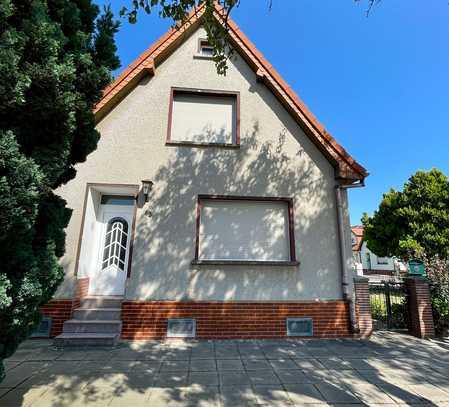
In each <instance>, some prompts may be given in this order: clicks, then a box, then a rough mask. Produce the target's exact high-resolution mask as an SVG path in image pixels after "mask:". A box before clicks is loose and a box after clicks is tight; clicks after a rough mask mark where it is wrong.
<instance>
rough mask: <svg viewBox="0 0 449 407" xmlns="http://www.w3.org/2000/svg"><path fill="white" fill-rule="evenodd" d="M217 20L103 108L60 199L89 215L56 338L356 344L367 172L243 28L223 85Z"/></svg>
mask: <svg viewBox="0 0 449 407" xmlns="http://www.w3.org/2000/svg"><path fill="white" fill-rule="evenodd" d="M216 18H217V19H218V20H219V21H222V20H221V15H220V11H219V10H218V9H217V13H216ZM201 20H202V15H201V9H200V10H199V11H198V12H197V13H195V14H192V15H191V16H190V17H189V19H188V21H186V23H185V24H184V25H183V26H182V27H180V28H179V29H174V30H170V31H169V32H168V33H167V34H166V35H164V36H163V37H162V38H161V39H160V40H159V41H158V42H157V43H155V44H154V45H153V46H151V47H150V48H149V49H148V50H147V51H145V52H144V53H143V54H142V56H141V57H139V58H138V59H137V60H136V61H135V62H134V63H133V64H132V65H131V66H130V67H129V68H128V69H127V70H125V72H124V73H123V74H122V75H121V76H120V77H118V78H117V79H116V81H115V82H114V83H113V84H112V85H111V86H110V87H108V88H107V89H106V90H105V92H104V97H103V99H102V100H101V101H100V102H99V103H98V105H97V108H96V112H95V113H96V118H97V123H98V124H97V128H98V130H99V132H100V133H101V139H100V142H99V145H98V148H97V150H96V151H94V152H93V153H92V154H90V155H89V157H88V158H87V160H86V162H84V163H81V164H79V165H78V166H77V176H76V178H75V179H74V180H73V181H71V182H70V183H68V184H67V185H64V186H63V187H61V188H60V190H59V191H58V193H59V194H60V195H61V196H62V197H63V198H64V199H66V200H67V202H68V206H69V207H71V208H72V209H73V215H72V219H71V221H70V224H69V226H68V228H67V231H66V232H67V243H66V247H67V250H66V254H65V256H64V258H63V259H62V264H63V265H64V268H65V272H66V277H65V280H64V283H63V285H62V286H61V288H60V289H59V291H58V293H57V295H56V296H55V298H54V300H53V301H52V302H50V303H49V304H48V305H46V306H45V307H44V308H43V310H44V313H46V314H47V315H49V316H53V317H54V330H53V334H54V335H56V334H59V333H61V331H62V330H64V332H63V335H62V337H63V338H65V339H67V340H69V339H70V338H76V337H77V335H78V337H80V338H81V337H82V334H83V333H84V334H98V332H78V331H76V329H75V332H70V329H69V330H67V329H68V328H66V327H67V326H70V324H72V326H78V325H76V323H77V322H76V321H78V323H79V326H80V327H84V326H85V325H86V324H84V325H83V322H82V321H84V320H85V319H87V320H89V318H90V320H92V321H95V320H100V321H101V319H100V318H103V316H106V315H109V316H110V317H111V318H112V317H113V318H115V319H114V321H116V322H117V325H116V328H117V331H118V332H115V331H114V334H116V335H118V336H120V337H122V338H126V339H151V338H165V337H170V336H176V335H184V336H195V337H198V338H276V337H285V336H287V335H295V332H294V329H296V328H298V327H303V328H304V332H303V334H304V335H311V336H315V337H342V336H349V335H351V332H352V331H351V329H352V324H353V323H354V315H351V312H353V311H351V308H352V307H351V301H352V295H353V293H352V276H353V270H352V267H351V234H350V225H349V216H348V200H347V187H348V186H361V185H363V180H364V178H365V177H366V176H367V172H366V171H365V170H364V169H363V167H361V166H360V165H359V164H358V163H357V162H356V161H355V160H354V159H353V158H351V157H350V156H349V155H348V153H346V151H345V150H344V149H343V148H342V147H341V146H339V145H338V144H337V142H336V141H335V140H334V139H333V138H332V137H331V136H330V135H329V134H328V133H327V132H326V131H325V130H324V128H323V127H322V126H321V125H320V124H319V123H318V122H317V121H316V119H315V118H314V117H313V116H312V114H311V113H310V112H309V111H308V110H307V108H306V107H305V105H304V104H303V103H302V102H301V101H300V100H299V98H298V97H297V96H296V95H295V94H294V93H293V91H292V90H291V89H290V88H289V87H288V86H287V85H286V84H285V82H284V81H283V80H282V79H281V78H280V76H279V75H278V74H277V73H276V72H275V71H274V69H273V68H272V67H271V65H269V64H268V62H267V61H266V60H265V59H264V58H263V56H262V55H261V54H260V53H259V52H258V51H257V50H256V49H255V48H254V46H253V45H252V44H251V43H250V42H249V41H248V40H247V39H246V37H245V36H244V35H243V33H242V32H241V31H240V30H239V29H238V28H237V26H236V25H235V24H234V23H233V22H232V21H231V22H230V35H231V45H232V46H233V47H234V48H235V50H236V52H235V54H234V56H233V57H232V58H231V59H230V60H229V61H228V66H229V69H228V71H227V74H226V76H222V75H218V74H217V72H216V67H215V64H214V62H213V60H212V59H211V57H210V49H208V44H207V40H206V39H205V38H206V34H205V31H204V30H203V28H202V26H201ZM107 301H109V302H110V305H111V304H112V305H113V306H112V305H111V306H110V307H109V309H114V310H115V311H114V312H115V314H114V313H111V312H112V311H111V312H110V313H109V314H107V311H104V309H108V307H107V306H106V307H104V306H103V307H102V306H100V304H103V305H104V304H106V303H107ZM83 304H84V305H83ZM80 308H81V310H80ZM55 309H57V311H55ZM61 310H62V311H61ZM86 310H88V311H86ZM89 310H90V311H89ZM95 318H96V319H95ZM68 319H70V320H71V321H72V322H67V320H68ZM73 320H75V322H73ZM289 324H290V325H289ZM173 327H175V328H173ZM176 327H177V328H176ZM79 329H80V330H81V331H82V330H84V331H86V330H88V328H79ZM298 332H299V331H298ZM111 335H112V333H111ZM299 335H301V333H299Z"/></svg>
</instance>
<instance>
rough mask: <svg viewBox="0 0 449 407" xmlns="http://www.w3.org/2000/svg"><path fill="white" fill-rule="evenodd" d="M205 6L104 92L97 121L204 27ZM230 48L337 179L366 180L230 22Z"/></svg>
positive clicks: (97, 108)
mask: <svg viewBox="0 0 449 407" xmlns="http://www.w3.org/2000/svg"><path fill="white" fill-rule="evenodd" d="M203 12H204V5H203V6H200V7H199V8H198V9H196V10H195V11H193V12H191V13H190V15H189V16H188V18H187V19H186V21H185V22H184V23H183V24H182V25H180V26H179V27H177V28H171V29H170V30H169V31H168V32H167V33H166V34H164V35H163V36H162V37H161V38H159V40H158V41H156V42H155V43H154V44H153V45H152V46H151V47H150V48H148V49H147V50H146V51H144V52H143V53H142V54H141V55H140V56H139V57H138V58H137V59H136V60H135V61H134V62H133V63H131V64H130V65H129V66H128V68H126V69H125V70H124V71H123V72H122V73H121V74H120V75H119V76H118V77H117V78H116V79H115V80H114V81H113V82H112V83H111V84H110V85H109V86H108V87H106V88H105V90H104V92H103V97H102V99H101V100H100V101H99V102H98V104H97V105H96V106H95V109H94V113H95V117H96V120H97V122H98V121H100V120H101V119H102V118H103V117H104V116H105V115H106V114H107V113H108V112H109V111H110V110H111V109H112V108H113V107H114V106H115V105H117V104H118V103H119V102H120V100H122V99H123V98H124V97H125V96H126V95H127V94H128V93H129V92H130V91H131V90H132V89H133V88H134V87H135V86H136V85H137V83H138V82H139V81H140V80H141V79H142V77H143V76H145V75H156V74H157V66H158V65H160V64H161V63H162V62H163V61H164V60H165V59H166V58H167V57H168V56H169V55H170V54H171V53H172V52H173V51H174V50H175V49H176V48H177V47H178V46H179V45H180V44H182V42H183V41H184V40H185V39H186V38H188V37H189V35H190V34H191V33H193V32H194V31H195V30H196V28H197V27H198V26H199V25H200V24H201V20H202V16H203ZM214 16H215V18H217V20H218V21H219V22H220V23H221V24H224V19H223V14H222V11H221V9H220V8H219V6H216V10H215V13H214ZM227 23H228V28H229V35H230V42H231V45H232V46H233V47H234V49H235V50H236V51H238V52H239V54H240V55H241V56H242V57H243V58H244V59H245V61H246V62H247V63H248V65H249V66H250V67H251V68H252V69H253V71H254V72H255V74H256V76H257V78H258V80H259V81H261V82H263V83H264V84H265V85H266V86H267V87H268V88H269V89H270V90H271V91H272V92H273V94H274V95H275V96H276V97H277V98H278V100H279V101H280V102H281V103H282V104H283V105H284V107H285V108H286V109H287V110H288V111H289V112H290V114H291V115H292V116H293V118H295V120H296V121H297V122H298V124H299V125H300V126H301V128H302V129H303V131H304V132H305V133H306V134H307V135H308V136H309V138H310V139H311V140H312V141H313V142H314V144H315V145H316V146H317V147H318V148H319V149H320V150H321V151H322V152H323V154H324V155H325V156H326V157H327V159H328V160H329V161H330V162H331V163H332V164H333V165H334V166H335V168H336V169H337V178H339V179H340V180H341V182H342V183H353V182H356V181H363V180H364V178H365V177H366V176H367V175H368V172H367V171H366V170H365V168H363V167H362V166H361V165H360V164H359V163H357V162H356V161H355V160H354V159H353V158H352V157H351V156H350V155H349V154H348V153H347V152H346V150H345V149H344V148H343V147H342V146H340V145H339V144H338V143H337V142H336V140H335V139H334V138H333V137H332V136H331V135H330V134H329V133H328V132H327V131H326V130H325V128H324V127H323V126H322V125H321V124H320V123H319V122H318V120H317V119H316V118H315V116H314V115H313V114H312V113H311V112H310V111H309V109H308V108H307V107H306V105H305V104H304V103H303V102H302V100H301V99H300V98H299V97H298V96H297V95H296V93H295V92H294V91H293V90H292V89H291V88H290V87H289V86H288V85H287V83H286V82H285V81H284V80H283V79H282V78H281V76H280V75H279V74H278V73H277V72H276V70H275V69H274V68H273V66H272V65H270V64H269V63H268V61H267V60H266V59H265V58H264V57H263V55H262V54H261V53H260V52H259V51H258V50H257V49H256V47H255V46H254V45H253V44H252V43H251V42H250V41H249V40H248V38H247V37H246V36H245V35H244V34H243V32H242V31H241V30H240V29H239V28H238V26H237V25H236V24H235V23H234V22H233V21H232V20H231V19H228V21H227Z"/></svg>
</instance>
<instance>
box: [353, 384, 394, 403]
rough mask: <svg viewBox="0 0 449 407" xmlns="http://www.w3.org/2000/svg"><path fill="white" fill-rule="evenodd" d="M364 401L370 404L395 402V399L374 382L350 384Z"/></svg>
mask: <svg viewBox="0 0 449 407" xmlns="http://www.w3.org/2000/svg"><path fill="white" fill-rule="evenodd" d="M348 387H349V389H350V391H351V392H352V393H354V394H355V395H356V396H357V398H359V399H360V400H361V401H362V402H364V403H368V404H393V403H395V401H394V400H393V399H392V398H391V397H389V396H388V394H387V393H385V392H384V391H383V390H382V389H381V388H379V387H377V386H376V385H374V384H358V383H357V384H355V385H352V386H348Z"/></svg>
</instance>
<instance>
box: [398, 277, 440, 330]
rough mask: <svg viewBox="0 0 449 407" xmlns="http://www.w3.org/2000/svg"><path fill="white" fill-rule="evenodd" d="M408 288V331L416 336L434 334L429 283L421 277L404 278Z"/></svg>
mask: <svg viewBox="0 0 449 407" xmlns="http://www.w3.org/2000/svg"><path fill="white" fill-rule="evenodd" d="M405 284H406V286H407V290H408V295H409V297H408V315H409V331H410V333H411V334H412V335H414V336H416V337H418V338H431V337H433V336H435V328H434V325H433V315H432V304H431V301H430V288H429V283H428V281H427V280H426V279H424V278H422V277H408V278H406V279H405Z"/></svg>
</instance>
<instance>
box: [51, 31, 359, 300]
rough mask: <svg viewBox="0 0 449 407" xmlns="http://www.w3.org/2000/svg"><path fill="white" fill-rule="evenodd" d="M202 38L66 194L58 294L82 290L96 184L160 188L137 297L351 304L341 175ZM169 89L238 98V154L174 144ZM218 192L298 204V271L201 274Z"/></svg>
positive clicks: (107, 122) (244, 73) (125, 117)
mask: <svg viewBox="0 0 449 407" xmlns="http://www.w3.org/2000/svg"><path fill="white" fill-rule="evenodd" d="M200 36H201V37H204V33H203V31H202V30H201V29H200V30H198V31H197V32H196V33H194V34H193V35H192V36H191V37H190V38H189V39H188V40H187V41H186V42H185V43H184V44H183V45H182V46H181V47H180V48H178V49H177V50H176V51H175V52H174V54H173V55H172V56H171V57H170V58H168V59H167V60H166V61H165V62H164V63H163V64H162V65H161V66H158V67H157V68H156V75H155V76H154V77H153V78H145V79H144V80H143V81H142V82H141V83H140V84H139V85H138V86H137V87H136V88H135V89H134V90H133V91H132V92H131V93H130V94H129V95H128V96H127V97H126V98H125V99H124V100H123V101H122V102H121V103H120V104H119V105H118V106H116V107H115V108H114V109H113V110H112V111H111V112H110V113H109V114H108V115H107V116H106V117H105V118H104V119H103V120H102V121H101V122H100V123H99V124H98V130H99V131H100V132H101V135H102V137H101V140H100V143H99V146H98V149H97V150H96V151H95V152H94V153H92V154H91V155H90V156H89V157H88V159H87V161H86V162H85V163H82V164H80V165H78V166H77V170H78V175H77V178H76V179H75V180H73V181H71V182H70V183H69V184H68V185H66V186H64V187H62V188H61V189H60V191H59V192H60V194H61V195H62V196H63V197H64V198H65V199H66V200H67V201H68V205H69V206H70V207H71V208H73V209H74V212H73V216H72V219H71V222H70V225H69V226H68V228H67V252H66V255H65V257H64V258H63V259H62V263H63V264H64V267H65V268H66V271H67V275H68V277H67V279H66V282H65V284H64V285H63V287H62V288H61V290H60V291H59V293H58V296H60V297H63V296H67V294H68V293H70V290H71V286H72V284H71V282H70V281H71V279H73V273H74V265H75V257H76V250H77V242H78V236H79V231H80V224H81V212H82V205H83V196H84V191H85V188H86V183H87V182H107V183H132V184H135V183H139V182H140V180H142V179H151V180H153V181H154V188H153V192H152V193H151V197H150V202H149V203H148V204H147V205H145V206H144V207H141V208H138V210H137V227H136V238H135V241H134V253H133V259H132V272H131V273H132V274H131V278H130V279H129V280H128V283H127V290H126V297H127V298H128V299H140V300H149V299H153V300H156V299H157V300H165V299H170V300H181V299H183V300H186V299H190V300H192V299H193V300H262V299H263V300H305V299H308V300H313V299H318V298H320V299H338V298H341V282H340V271H339V268H340V266H339V252H338V250H339V249H338V248H339V244H338V232H337V218H336V208H335V191H334V185H335V180H334V169H333V168H332V166H331V165H330V164H329V162H328V161H327V160H326V159H325V158H324V156H323V155H322V154H321V153H320V152H319V151H318V149H317V148H316V147H315V146H314V145H313V143H312V142H311V141H310V140H309V139H308V137H307V136H305V134H304V133H303V131H302V130H301V129H300V128H299V126H298V125H297V124H296V123H295V121H294V120H293V119H292V118H291V116H290V115H289V114H288V113H287V112H286V111H285V110H284V108H283V107H282V106H281V104H280V103H279V102H278V101H277V99H276V98H275V97H274V96H273V95H272V93H271V92H270V91H269V90H268V89H267V88H266V87H265V86H264V85H263V84H260V83H258V82H257V81H256V76H255V74H254V73H253V72H252V71H251V69H250V68H249V67H248V66H247V64H246V63H245V62H244V61H243V59H242V58H241V57H240V56H236V57H235V59H234V60H232V61H231V62H230V63H229V69H228V72H227V75H226V76H225V77H224V76H218V75H217V74H216V70H215V66H214V63H213V62H212V61H211V60H205V59H195V58H194V57H193V55H194V54H195V53H196V48H197V44H198V42H197V41H198V37H200ZM171 86H179V87H192V88H204V89H223V90H230V91H239V92H240V101H241V116H240V126H241V127H240V135H241V147H240V149H220V148H210V147H206V148H191V147H179V146H166V145H165V139H166V133H167V118H168V106H169V96H170V87H171ZM213 193H215V194H232V195H258V196H286V197H293V198H294V205H295V208H294V209H295V238H296V253H297V258H298V260H299V261H300V262H301V264H300V266H299V267H267V266H258V267H256V266H207V267H206V266H196V267H193V266H191V265H190V262H191V260H192V259H193V257H194V246H195V213H196V197H197V195H198V194H213ZM349 254H350V251H349Z"/></svg>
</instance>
